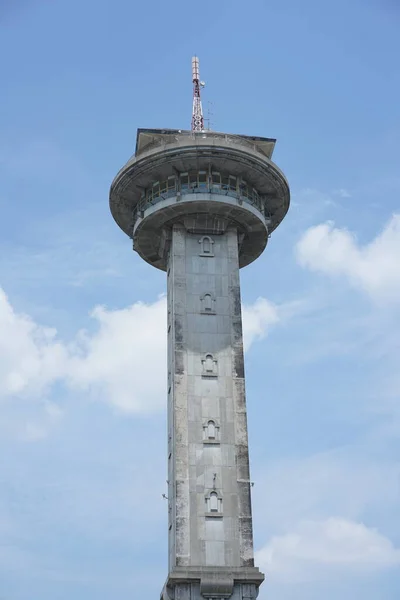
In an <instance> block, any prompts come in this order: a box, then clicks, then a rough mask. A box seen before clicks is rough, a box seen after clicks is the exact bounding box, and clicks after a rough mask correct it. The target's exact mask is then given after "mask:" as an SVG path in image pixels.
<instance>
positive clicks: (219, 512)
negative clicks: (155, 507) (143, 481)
mask: <svg viewBox="0 0 400 600" xmlns="http://www.w3.org/2000/svg"><path fill="white" fill-rule="evenodd" d="M168 465H169V466H168V477H169V494H168V497H169V569H170V572H171V571H173V570H174V568H177V567H178V568H179V567H189V568H202V569H204V568H205V569H207V567H210V568H211V569H212V568H213V567H220V568H223V569H225V570H226V569H229V568H234V569H239V570H240V568H241V567H251V566H253V536H252V518H251V502H250V482H249V479H250V476H249V457H248V441H247V421H246V402H245V386H244V366H243V341H242V319H241V303H240V282H239V261H238V235H237V230H236V228H235V227H227V228H226V229H225V230H224V231H223V232H220V231H219V232H218V234H213V233H212V230H211V231H210V233H207V232H206V233H205V232H204V230H199V231H198V233H197V232H196V229H195V228H193V227H191V228H190V229H189V231H187V230H186V228H185V227H184V226H183V225H178V224H177V225H174V226H173V230H172V238H171V245H170V251H169V259H168Z"/></svg>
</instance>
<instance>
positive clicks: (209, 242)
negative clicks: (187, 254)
mask: <svg viewBox="0 0 400 600" xmlns="http://www.w3.org/2000/svg"><path fill="white" fill-rule="evenodd" d="M199 244H200V253H199V256H214V250H213V244H214V240H213V239H212V238H210V236H209V235H203V237H201V238H200V239H199Z"/></svg>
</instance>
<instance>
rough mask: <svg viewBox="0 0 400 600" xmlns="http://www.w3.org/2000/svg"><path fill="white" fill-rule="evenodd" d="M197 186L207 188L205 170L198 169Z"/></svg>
mask: <svg viewBox="0 0 400 600" xmlns="http://www.w3.org/2000/svg"><path fill="white" fill-rule="evenodd" d="M199 188H201V189H206V188H207V172H206V171H199Z"/></svg>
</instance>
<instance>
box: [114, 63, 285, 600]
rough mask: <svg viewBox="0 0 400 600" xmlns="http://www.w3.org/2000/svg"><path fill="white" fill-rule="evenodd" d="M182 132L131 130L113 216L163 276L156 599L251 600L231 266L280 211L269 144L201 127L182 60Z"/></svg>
mask: <svg viewBox="0 0 400 600" xmlns="http://www.w3.org/2000/svg"><path fill="white" fill-rule="evenodd" d="M192 81H193V111H192V127H191V130H188V131H185V130H176V129H139V130H138V132H137V139H136V151H135V155H134V156H133V157H132V158H131V159H130V160H129V161H128V162H127V164H126V165H125V166H124V167H123V168H122V169H121V170H120V171H119V173H118V174H117V175H116V177H115V179H114V181H113V183H112V185H111V190H110V207H111V212H112V215H113V217H114V219H115V221H116V222H117V224H118V225H119V227H120V228H121V229H122V230H123V231H124V232H125V233H126V234H127V235H128V236H129V237H130V238H131V239H132V241H133V249H134V250H135V251H136V252H137V253H138V254H139V255H140V256H141V257H142V258H143V259H144V260H145V261H146V262H148V263H149V264H151V265H153V266H154V267H156V268H158V269H161V270H163V271H165V272H166V273H167V286H168V317H167V324H166V325H167V331H168V389H167V390H166V394H167V405H168V449H167V456H168V541H169V552H168V554H169V567H168V568H169V573H168V576H167V580H166V583H165V585H164V587H163V589H162V592H161V598H162V600H203V599H208V600H217V599H220V600H221V599H224V600H225V599H226V600H227V599H231V600H253V599H255V598H256V597H257V595H258V588H259V586H260V584H261V583H262V581H263V580H264V575H263V574H262V573H260V571H259V570H258V568H257V567H255V566H254V556H253V526H252V514H251V494H250V492H251V482H250V470H249V452H248V437H247V417H246V400H245V375H244V361H243V340H242V315H241V300H240V281H239V269H240V268H241V267H245V266H247V265H249V264H250V263H252V262H253V261H254V260H255V259H256V258H258V256H260V254H261V253H262V252H263V250H264V249H265V247H266V245H267V242H268V239H269V237H270V235H271V233H272V232H273V231H274V230H275V229H276V227H277V226H278V225H279V223H280V222H281V221H282V219H283V218H284V216H285V215H286V213H287V211H288V208H289V195H290V194H289V186H288V183H287V181H286V179H285V177H284V175H283V173H282V172H281V171H280V169H279V168H278V167H277V166H276V165H275V164H274V163H273V162H272V160H271V157H272V153H273V150H274V146H275V141H276V140H275V139H271V138H264V137H255V136H247V135H232V134H225V133H218V132H214V131H210V130H207V129H205V128H204V118H203V111H202V105H201V97H200V95H201V88H202V86H203V83H202V82H201V81H200V76H199V61H198V58H197V57H194V58H193V59H192Z"/></svg>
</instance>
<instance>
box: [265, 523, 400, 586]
mask: <svg viewBox="0 0 400 600" xmlns="http://www.w3.org/2000/svg"><path fill="white" fill-rule="evenodd" d="M256 560H257V564H259V565H260V566H261V567H262V568H263V569H265V570H266V572H267V573H269V574H270V576H271V577H272V578H273V577H276V578H281V577H282V578H285V579H287V578H290V579H292V580H299V579H300V580H303V579H308V580H309V579H310V578H311V579H316V578H318V577H319V576H320V575H321V572H324V571H326V569H327V568H335V569H341V570H346V571H350V572H354V571H356V572H359V571H368V572H370V571H371V570H380V569H385V568H389V567H393V566H398V565H400V550H399V549H397V548H395V547H394V545H393V544H392V542H391V541H390V540H389V539H388V538H386V537H384V536H383V535H381V534H380V533H379V532H378V531H376V530H375V529H370V528H368V527H366V526H365V525H364V524H362V523H357V522H355V521H350V520H347V519H343V518H336V517H331V518H328V519H326V520H322V521H315V520H310V521H302V522H300V523H299V524H298V525H297V527H296V528H295V529H294V530H293V531H292V532H290V533H287V534H285V535H281V536H275V537H273V538H272V539H271V541H270V542H269V543H268V544H267V545H266V546H265V547H264V548H262V549H261V550H260V551H259V552H258V553H257V556H256Z"/></svg>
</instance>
